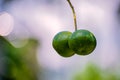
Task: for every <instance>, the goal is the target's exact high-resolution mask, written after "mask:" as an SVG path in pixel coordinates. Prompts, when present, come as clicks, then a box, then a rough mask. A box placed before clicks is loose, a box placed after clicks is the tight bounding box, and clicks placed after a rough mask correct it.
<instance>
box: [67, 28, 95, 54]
mask: <svg viewBox="0 0 120 80" xmlns="http://www.w3.org/2000/svg"><path fill="white" fill-rule="evenodd" d="M68 41H69V42H68V44H69V47H70V48H71V49H72V50H73V51H74V52H75V53H76V54H78V55H88V54H90V53H91V52H92V51H93V50H94V49H95V47H96V44H97V43H96V38H95V36H94V35H93V34H92V33H91V32H90V31H88V30H84V29H81V30H77V31H75V32H74V33H73V34H72V35H71V37H70V38H69V40H68Z"/></svg>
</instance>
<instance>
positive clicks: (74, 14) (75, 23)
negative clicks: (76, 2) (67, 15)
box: [67, 0, 77, 31]
mask: <svg viewBox="0 0 120 80" xmlns="http://www.w3.org/2000/svg"><path fill="white" fill-rule="evenodd" d="M67 2H68V3H69V5H70V7H71V9H72V13H73V18H74V26H75V31H76V30H77V20H76V13H75V9H74V7H73V5H72V3H71V1H70V0H67Z"/></svg>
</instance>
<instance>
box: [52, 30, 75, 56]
mask: <svg viewBox="0 0 120 80" xmlns="http://www.w3.org/2000/svg"><path fill="white" fill-rule="evenodd" d="M71 35H72V33H71V32H69V31H62V32H59V33H58V34H56V35H55V37H54V38H53V42H52V45H53V48H54V49H55V50H56V51H57V53H58V54H59V55H61V56H63V57H71V56H72V55H74V51H73V50H72V49H70V48H69V46H68V39H69V37H70V36H71Z"/></svg>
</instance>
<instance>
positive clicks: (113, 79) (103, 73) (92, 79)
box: [73, 64, 120, 80]
mask: <svg viewBox="0 0 120 80" xmlns="http://www.w3.org/2000/svg"><path fill="white" fill-rule="evenodd" d="M73 80H120V77H119V76H118V75H117V73H115V72H112V71H111V72H110V70H102V69H101V68H100V67H98V66H97V65H95V64H88V65H87V66H86V67H85V68H84V70H83V71H81V72H80V73H77V74H76V75H75V76H74V77H73Z"/></svg>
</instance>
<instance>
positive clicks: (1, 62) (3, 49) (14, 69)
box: [0, 36, 38, 80]
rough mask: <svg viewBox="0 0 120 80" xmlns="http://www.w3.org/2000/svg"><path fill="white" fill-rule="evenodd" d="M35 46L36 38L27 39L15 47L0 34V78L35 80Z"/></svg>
mask: <svg viewBox="0 0 120 80" xmlns="http://www.w3.org/2000/svg"><path fill="white" fill-rule="evenodd" d="M37 46H38V41H37V40H35V39H29V42H28V44H26V45H25V46H24V47H22V48H15V47H13V46H12V45H11V44H10V43H9V42H8V41H7V40H6V39H5V38H4V37H2V36H0V79H2V80H37V71H38V64H37V60H36V48H37Z"/></svg>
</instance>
